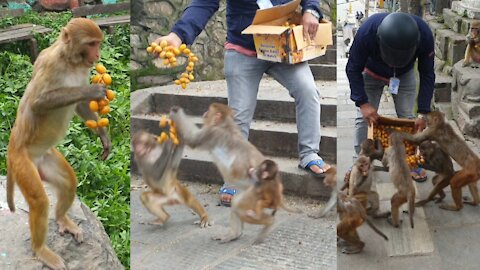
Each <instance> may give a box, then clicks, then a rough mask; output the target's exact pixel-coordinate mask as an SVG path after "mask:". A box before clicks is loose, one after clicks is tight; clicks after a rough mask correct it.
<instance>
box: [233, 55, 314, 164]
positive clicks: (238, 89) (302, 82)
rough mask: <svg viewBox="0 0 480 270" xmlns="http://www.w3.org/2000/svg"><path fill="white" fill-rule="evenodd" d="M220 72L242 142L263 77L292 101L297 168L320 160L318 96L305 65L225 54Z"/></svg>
mask: <svg viewBox="0 0 480 270" xmlns="http://www.w3.org/2000/svg"><path fill="white" fill-rule="evenodd" d="M224 68H225V79H226V80H227V87H228V105H229V106H230V107H231V108H232V109H233V111H234V118H235V122H236V123H237V124H238V126H239V127H240V130H241V132H242V134H243V135H244V136H245V138H248V132H249V130H250V122H251V121H252V119H253V114H254V112H255V107H256V105H257V93H258V86H259V83H260V80H261V79H262V76H263V74H264V73H266V74H268V75H270V76H272V77H273V78H274V79H275V80H276V81H278V82H279V83H280V84H282V85H283V86H284V87H285V88H287V89H288V91H289V93H290V96H292V97H293V98H294V99H295V106H296V119H297V129H298V153H299V158H300V166H302V167H305V166H306V165H307V164H308V163H309V162H310V161H312V160H316V159H319V158H320V157H319V156H318V152H319V150H320V149H319V144H320V94H319V92H318V89H317V88H316V86H315V80H314V78H313V74H312V71H311V70H310V67H309V66H308V64H307V63H306V62H303V63H299V64H295V65H288V64H283V63H274V62H269V61H264V60H260V59H258V58H256V57H250V56H246V55H243V54H241V53H238V52H236V51H234V50H226V51H225V67H224Z"/></svg>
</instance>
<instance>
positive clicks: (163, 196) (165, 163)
mask: <svg viewBox="0 0 480 270" xmlns="http://www.w3.org/2000/svg"><path fill="white" fill-rule="evenodd" d="M132 146H133V153H134V155H135V162H136V163H137V165H138V168H139V171H140V173H141V174H142V176H143V178H144V179H145V182H146V183H147V185H148V186H149V187H150V188H151V189H152V191H146V192H144V193H142V195H141V200H142V203H143V205H144V206H145V207H146V208H147V209H148V210H149V211H150V213H152V214H154V215H155V216H156V217H157V220H155V221H154V222H152V223H153V224H160V225H162V224H164V223H165V222H166V221H167V220H168V218H169V217H170V215H169V214H168V213H167V212H165V210H164V209H163V206H164V205H173V204H177V203H181V204H185V205H187V206H188V207H190V208H191V209H192V210H193V211H195V213H197V214H198V216H199V217H200V221H199V224H200V227H201V228H204V227H207V226H210V225H211V222H210V221H209V220H208V214H207V212H206V211H205V209H204V208H203V207H202V205H201V204H200V203H199V202H198V201H197V199H195V197H194V196H193V195H192V194H191V193H190V192H189V191H188V189H187V188H186V187H185V186H183V185H182V184H181V183H180V182H179V181H178V179H177V171H178V166H179V165H180V161H181V159H182V154H183V148H184V145H183V144H180V145H178V146H176V145H174V144H173V143H172V141H171V140H168V141H166V142H164V143H163V144H162V145H160V144H159V143H158V142H157V137H156V136H154V135H152V134H149V133H147V132H138V133H136V134H135V135H134V136H133V139H132Z"/></svg>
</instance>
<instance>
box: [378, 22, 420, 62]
mask: <svg viewBox="0 0 480 270" xmlns="http://www.w3.org/2000/svg"><path fill="white" fill-rule="evenodd" d="M377 37H378V41H379V45H380V55H381V57H382V59H383V61H385V63H387V64H388V65H390V66H392V67H404V66H406V65H407V64H408V63H410V61H412V59H413V57H414V56H415V51H416V50H417V46H418V43H419V41H420V32H419V30H418V26H417V22H416V21H415V20H414V19H413V18H412V17H411V16H410V15H408V14H406V13H401V12H396V13H390V14H388V15H387V16H386V17H385V18H384V19H383V21H382V23H381V24H380V26H379V27H378V30H377Z"/></svg>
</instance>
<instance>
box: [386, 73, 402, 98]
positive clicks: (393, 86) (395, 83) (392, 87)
mask: <svg viewBox="0 0 480 270" xmlns="http://www.w3.org/2000/svg"><path fill="white" fill-rule="evenodd" d="M399 86H400V80H399V79H398V78H395V77H392V78H390V83H389V85H388V90H389V91H390V93H391V94H392V95H396V94H398V87H399Z"/></svg>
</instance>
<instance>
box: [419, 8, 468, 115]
mask: <svg viewBox="0 0 480 270" xmlns="http://www.w3.org/2000/svg"><path fill="white" fill-rule="evenodd" d="M427 20H428V24H429V26H430V29H431V30H432V33H433V34H434V37H435V58H436V59H435V71H436V72H435V74H436V80H435V93H434V101H435V106H436V107H438V108H439V109H440V110H442V111H443V112H444V113H446V115H447V116H450V119H452V117H453V115H452V114H451V102H452V97H451V96H452V83H453V77H452V69H453V65H454V64H455V63H457V62H458V61H460V60H462V59H463V57H464V55H465V49H466V47H467V43H466V39H465V36H466V35H467V34H468V30H469V29H470V24H471V22H472V21H473V20H472V19H469V18H466V17H462V16H460V15H458V14H457V13H456V12H454V11H453V10H452V9H450V8H444V9H443V16H442V17H436V18H433V17H430V18H427Z"/></svg>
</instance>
